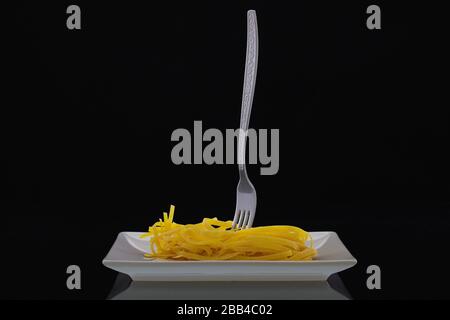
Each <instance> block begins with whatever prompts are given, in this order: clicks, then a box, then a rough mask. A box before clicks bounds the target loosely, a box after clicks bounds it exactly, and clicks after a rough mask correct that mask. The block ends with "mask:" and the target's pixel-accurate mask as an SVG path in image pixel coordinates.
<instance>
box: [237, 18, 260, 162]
mask: <svg viewBox="0 0 450 320" xmlns="http://www.w3.org/2000/svg"><path fill="white" fill-rule="evenodd" d="M257 68H258V23H257V21H256V12H255V10H249V11H247V52H246V58H245V73H244V89H243V93H242V106H241V124H240V130H239V138H238V149H237V152H238V165H239V170H245V150H246V144H247V139H246V138H247V131H248V125H249V122H250V114H251V112H252V104H253V95H254V93H255V83H256V71H257Z"/></svg>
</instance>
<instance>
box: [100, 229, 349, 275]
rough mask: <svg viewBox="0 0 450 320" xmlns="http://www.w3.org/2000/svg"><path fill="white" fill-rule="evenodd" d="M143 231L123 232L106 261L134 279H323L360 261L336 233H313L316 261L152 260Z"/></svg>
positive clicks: (112, 267) (104, 261) (111, 266)
mask: <svg viewBox="0 0 450 320" xmlns="http://www.w3.org/2000/svg"><path fill="white" fill-rule="evenodd" d="M141 234H142V232H121V233H119V235H118V236H117V239H116V241H115V242H114V244H113V246H112V248H111V250H110V251H109V253H108V254H107V255H106V257H105V259H103V264H104V265H105V266H106V267H108V268H111V269H113V270H116V271H118V272H122V273H125V274H127V275H129V276H130V277H131V278H132V279H133V280H134V281H321V280H326V279H327V278H328V277H329V276H330V275H332V274H333V273H337V272H340V271H342V270H345V269H348V268H351V267H353V266H354V265H355V264H356V259H355V258H354V257H353V256H352V255H351V254H350V252H349V251H348V250H347V248H346V247H345V246H344V244H343V243H342V241H341V240H340V239H339V237H338V236H337V234H336V233H335V232H310V234H311V237H312V239H313V241H314V247H315V248H316V249H317V252H318V255H317V257H315V259H314V260H312V261H256V260H255V261H236V260H228V261H217V260H216V261H214V260H207V261H171V260H161V259H152V260H151V259H146V258H144V253H145V252H148V251H149V248H150V245H149V240H148V239H141V238H139V236H140V235H141Z"/></svg>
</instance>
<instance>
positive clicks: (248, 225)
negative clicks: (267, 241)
mask: <svg viewBox="0 0 450 320" xmlns="http://www.w3.org/2000/svg"><path fill="white" fill-rule="evenodd" d="M254 218H255V214H254V212H251V211H249V213H248V221H247V228H251V227H252V225H253V219H254Z"/></svg>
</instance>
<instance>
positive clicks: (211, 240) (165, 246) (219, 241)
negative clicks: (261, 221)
mask: <svg viewBox="0 0 450 320" xmlns="http://www.w3.org/2000/svg"><path fill="white" fill-rule="evenodd" d="M174 212H175V206H173V205H171V206H170V211H169V214H167V213H166V212H164V214H163V220H161V219H159V221H157V222H156V223H155V224H153V225H152V226H150V227H149V229H148V232H147V233H145V234H143V235H142V237H144V238H145V237H149V238H150V254H146V257H148V258H161V259H173V260H295V261H300V260H312V259H313V258H314V257H315V256H316V255H317V251H316V250H315V249H314V247H313V244H312V239H311V237H310V235H309V233H307V232H306V231H304V230H302V229H300V228H297V227H293V226H265V227H255V228H249V229H242V230H233V229H231V225H232V221H220V220H218V219H217V218H212V219H211V218H204V219H203V221H202V222H200V223H197V224H186V225H183V224H178V223H175V222H174V221H173V217H174ZM308 239H311V241H310V244H309V245H308V244H307V241H308Z"/></svg>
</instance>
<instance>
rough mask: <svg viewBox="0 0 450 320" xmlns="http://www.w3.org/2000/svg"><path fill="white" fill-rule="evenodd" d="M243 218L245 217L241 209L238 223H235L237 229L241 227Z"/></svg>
mask: <svg viewBox="0 0 450 320" xmlns="http://www.w3.org/2000/svg"><path fill="white" fill-rule="evenodd" d="M244 218H245V211H244V210H241V215H240V216H239V222H238V225H237V228H238V229H241V228H242V223H243V222H244Z"/></svg>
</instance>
